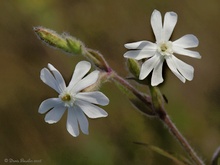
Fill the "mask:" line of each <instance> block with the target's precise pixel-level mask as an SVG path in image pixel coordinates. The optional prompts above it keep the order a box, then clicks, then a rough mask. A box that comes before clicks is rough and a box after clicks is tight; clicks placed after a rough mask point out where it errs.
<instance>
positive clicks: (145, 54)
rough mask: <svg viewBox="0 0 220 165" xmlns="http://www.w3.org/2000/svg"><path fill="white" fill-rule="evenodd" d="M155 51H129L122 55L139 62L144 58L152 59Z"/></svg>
mask: <svg viewBox="0 0 220 165" xmlns="http://www.w3.org/2000/svg"><path fill="white" fill-rule="evenodd" d="M155 52H156V50H131V51H127V52H126V53H125V54H124V57H125V58H132V59H136V60H141V59H144V58H149V57H152V56H153V55H154V54H155Z"/></svg>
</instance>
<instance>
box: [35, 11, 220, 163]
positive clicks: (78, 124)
mask: <svg viewBox="0 0 220 165" xmlns="http://www.w3.org/2000/svg"><path fill="white" fill-rule="evenodd" d="M177 18H178V17H177V14H176V13H175V12H167V13H165V16H164V21H163V22H162V15H161V13H160V12H159V11H157V10H154V11H153V13H152V15H151V21H150V23H151V26H152V29H153V33H154V36H155V39H156V41H155V42H150V41H138V42H133V43H127V44H125V45H124V46H125V47H126V48H127V49H129V50H128V51H127V52H126V53H125V54H124V57H125V58H126V59H127V60H126V63H127V67H128V70H129V72H130V73H131V74H132V75H133V77H132V78H130V79H134V80H135V81H136V82H138V83H140V84H144V85H147V86H148V88H149V89H150V90H149V93H144V92H142V91H139V90H137V88H136V87H134V86H133V85H132V84H131V83H130V82H129V79H128V78H123V77H121V76H119V75H118V74H117V72H116V71H115V70H113V69H112V68H111V67H110V65H109V64H108V62H107V61H106V60H105V58H104V56H103V55H102V54H101V53H99V52H97V51H95V50H93V49H90V48H86V46H85V45H84V44H83V42H81V41H80V40H78V39H76V38H74V37H72V36H70V35H69V34H66V33H63V34H62V35H60V34H57V33H56V32H55V31H53V30H50V29H47V28H44V27H34V31H35V33H36V34H37V36H38V37H39V39H40V40H42V41H43V42H44V43H46V44H47V45H49V46H52V47H54V48H57V49H60V50H62V51H64V52H67V53H69V54H74V55H82V56H84V57H85V58H86V59H87V60H88V61H89V62H88V61H81V62H79V63H78V64H77V65H76V67H75V70H74V72H73V76H72V79H71V80H70V82H69V84H68V86H67V85H66V83H65V81H64V79H63V77H62V75H61V74H60V72H59V71H58V70H57V69H56V68H55V67H54V66H53V65H51V64H48V69H47V68H43V69H42V70H41V74H40V78H41V80H42V81H43V82H44V83H45V84H47V85H48V86H50V87H51V88H53V89H54V90H55V91H56V92H57V93H58V96H57V97H55V98H49V99H46V100H44V101H43V102H42V103H41V104H40V106H39V110H38V111H39V113H41V114H44V113H47V114H46V116H45V121H46V122H47V123H49V124H53V123H56V122H58V121H59V120H60V119H61V117H62V116H63V114H64V112H65V111H67V112H68V116H67V124H66V128H67V131H68V132H69V133H70V134H71V135H72V136H74V137H77V136H78V135H79V130H81V131H82V132H83V133H84V134H88V133H89V131H88V127H89V123H88V120H87V117H88V118H93V119H94V118H100V117H106V116H107V115H108V114H107V112H106V111H105V110H103V109H102V107H100V106H106V105H108V104H109V99H108V98H107V96H106V95H105V94H103V93H102V92H100V91H98V90H99V87H100V86H101V85H102V84H104V82H105V81H106V80H108V81H110V82H112V83H115V84H116V85H117V86H118V87H119V89H120V90H121V91H122V92H124V94H125V95H126V96H127V97H128V99H129V100H130V102H131V103H132V104H133V105H134V106H135V107H136V109H138V110H139V111H141V112H142V113H143V114H145V115H146V116H147V117H154V118H155V119H159V120H161V121H162V122H163V123H164V125H165V126H166V127H167V128H168V129H169V132H170V133H171V134H172V135H173V136H175V137H176V139H177V140H178V141H179V143H180V145H181V146H182V147H183V148H184V149H185V151H186V153H188V155H189V158H190V160H188V159H187V158H184V159H183V158H179V157H178V158H177V157H175V156H174V155H171V154H169V153H168V152H166V151H165V150H162V149H160V148H158V147H155V146H150V149H152V150H154V151H156V152H157V153H159V154H162V155H164V156H166V157H168V158H170V159H172V160H173V161H175V162H176V163H178V164H188V165H191V164H197V165H204V164H205V163H204V161H203V160H202V159H201V158H200V157H199V156H198V155H197V153H196V152H195V151H194V150H193V148H192V147H191V146H190V144H189V143H188V142H187V140H186V139H185V138H184V136H183V135H182V134H181V133H180V132H179V130H178V129H177V128H176V126H175V125H174V123H173V122H172V120H171V119H170V117H169V115H168V113H167V111H166V109H165V107H164V104H165V102H166V99H165V98H164V96H163V95H162V94H161V92H160V89H159V86H158V85H159V84H161V83H162V82H163V81H164V79H163V72H162V70H163V68H164V65H163V64H164V62H165V61H166V64H167V66H168V68H169V69H170V70H171V71H172V72H173V74H174V75H175V76H176V77H177V78H179V79H180V80H181V81H182V82H185V81H186V80H189V81H191V80H192V79H193V76H194V68H193V67H192V66H191V65H189V64H186V63H185V62H183V61H182V60H180V59H178V58H177V57H176V56H179V55H183V56H188V57H192V58H198V59H200V58H201V55H200V54H199V53H198V52H197V51H193V50H189V49H188V48H195V47H197V46H198V44H199V41H198V39H197V37H196V36H194V35H192V34H187V35H184V36H183V37H181V38H179V39H177V40H175V41H171V40H170V38H171V35H172V33H173V30H174V27H175V25H176V23H177ZM92 65H93V67H94V71H92V72H91V73H89V71H90V69H91V66H92ZM151 72H152V76H151V80H149V79H148V77H149V74H150V73H151ZM86 116H87V117H86ZM79 128H80V129H79ZM136 144H140V145H146V144H143V143H139V142H137V143H136ZM146 146H148V147H149V145H146ZM219 155H220V149H218V150H217V151H216V152H215V153H214V156H213V160H212V165H217V163H218V157H219Z"/></svg>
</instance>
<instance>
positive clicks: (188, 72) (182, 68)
mask: <svg viewBox="0 0 220 165" xmlns="http://www.w3.org/2000/svg"><path fill="white" fill-rule="evenodd" d="M173 60H174V61H175V63H176V67H177V69H178V71H179V72H180V73H181V74H182V75H183V76H184V77H185V78H186V79H187V80H189V81H191V80H192V79H193V75H194V68H193V67H192V66H191V65H189V64H186V63H185V62H183V61H181V60H179V59H178V58H176V57H175V56H173Z"/></svg>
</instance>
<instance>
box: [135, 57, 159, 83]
mask: <svg viewBox="0 0 220 165" xmlns="http://www.w3.org/2000/svg"><path fill="white" fill-rule="evenodd" d="M158 60H159V56H157V55H155V56H153V57H151V58H150V59H149V60H146V61H145V62H144V63H143V64H142V66H141V71H140V75H139V79H140V80H143V79H145V78H146V77H147V76H148V75H149V73H150V72H151V71H152V70H153V68H154V67H155V65H156V64H157V62H158Z"/></svg>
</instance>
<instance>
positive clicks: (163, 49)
mask: <svg viewBox="0 0 220 165" xmlns="http://www.w3.org/2000/svg"><path fill="white" fill-rule="evenodd" d="M157 46H158V48H157V50H158V52H159V53H160V54H161V55H163V56H169V55H172V54H173V49H172V47H173V45H172V42H171V41H166V42H161V43H159V44H158V45H157Z"/></svg>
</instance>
